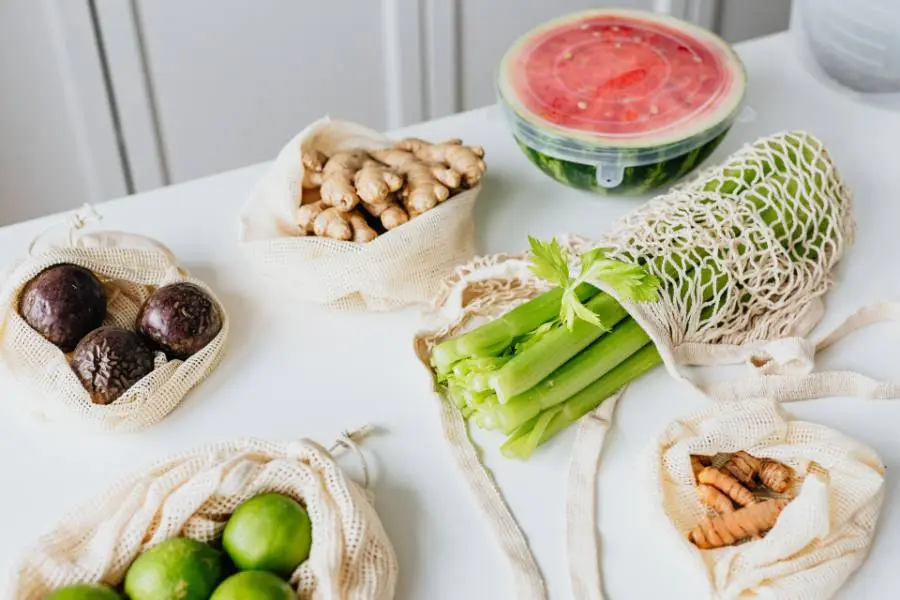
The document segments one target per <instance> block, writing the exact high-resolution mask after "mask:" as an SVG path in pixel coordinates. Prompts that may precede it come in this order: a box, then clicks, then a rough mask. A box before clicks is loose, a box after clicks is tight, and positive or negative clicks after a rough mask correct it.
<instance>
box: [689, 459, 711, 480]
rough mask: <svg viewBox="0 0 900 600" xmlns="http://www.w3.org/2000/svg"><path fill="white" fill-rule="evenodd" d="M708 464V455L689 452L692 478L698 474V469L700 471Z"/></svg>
mask: <svg viewBox="0 0 900 600" xmlns="http://www.w3.org/2000/svg"><path fill="white" fill-rule="evenodd" d="M709 465H710V461H709V457H708V456H698V455H696V454H691V470H692V471H693V472H694V479H696V478H697V476H698V475H700V471H702V470H703V469H704V467H708V466H709Z"/></svg>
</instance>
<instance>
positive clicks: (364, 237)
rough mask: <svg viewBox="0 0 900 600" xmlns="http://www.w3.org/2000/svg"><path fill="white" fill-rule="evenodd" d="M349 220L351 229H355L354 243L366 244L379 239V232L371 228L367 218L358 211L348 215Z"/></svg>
mask: <svg viewBox="0 0 900 600" xmlns="http://www.w3.org/2000/svg"><path fill="white" fill-rule="evenodd" d="M347 220H348V221H350V228H351V229H353V241H354V242H359V243H363V244H364V243H366V242H371V241H372V240H374V239H375V238H377V237H378V232H377V231H375V230H374V229H372V227H370V226H369V224H368V223H367V222H366V218H365V217H364V216H362V214H361V213H360V212H359V211H358V210H353V211H350V212H349V213H348V214H347Z"/></svg>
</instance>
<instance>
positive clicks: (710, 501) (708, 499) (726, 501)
mask: <svg viewBox="0 0 900 600" xmlns="http://www.w3.org/2000/svg"><path fill="white" fill-rule="evenodd" d="M697 498H699V499H700V502H702V503H703V504H705V505H706V506H708V507H710V508H711V509H713V510H714V511H716V512H717V513H719V514H720V515H721V514H723V513H727V512H733V511H734V504H732V503H731V498H729V497H728V496H726V495H725V494H723V493H722V492H721V491H720V490H719V488H717V487H713V486H711V485H707V484H705V483H701V484H700V485H698V486H697Z"/></svg>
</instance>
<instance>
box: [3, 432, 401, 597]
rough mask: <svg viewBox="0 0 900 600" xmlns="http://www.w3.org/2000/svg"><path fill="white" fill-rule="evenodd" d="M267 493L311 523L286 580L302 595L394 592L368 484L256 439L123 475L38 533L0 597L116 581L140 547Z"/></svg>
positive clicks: (311, 456) (218, 527) (306, 444)
mask: <svg viewBox="0 0 900 600" xmlns="http://www.w3.org/2000/svg"><path fill="white" fill-rule="evenodd" d="M363 433H364V431H361V432H356V433H353V434H348V435H345V436H343V437H342V438H341V440H340V441H339V442H338V444H337V445H336V447H337V448H342V447H347V448H351V449H354V450H356V451H357V452H358V450H357V449H356V446H355V442H354V438H356V439H359V437H360V436H361V435H362V434H363ZM359 456H360V457H362V455H361V454H359ZM363 467H364V470H365V462H363ZM265 492H277V493H281V494H285V495H287V496H290V497H292V498H294V499H295V500H297V501H299V502H301V503H303V505H304V506H305V507H306V510H307V512H308V513H309V517H310V520H311V522H312V548H311V550H310V554H309V558H308V559H307V560H306V561H304V562H303V563H302V564H301V565H300V566H299V567H297V569H296V571H294V573H293V575H292V576H291V580H290V582H291V584H292V586H293V587H294V589H296V590H297V596H298V598H301V599H303V600H326V599H327V600H390V599H391V598H393V596H394V590H395V587H396V582H397V558H396V556H395V554H394V549H393V547H392V546H391V543H390V541H389V540H388V538H387V535H386V534H385V532H384V528H383V527H382V525H381V521H380V520H379V519H378V515H377V514H376V513H375V509H374V508H373V507H372V504H371V498H370V495H369V493H368V491H367V490H366V489H365V488H364V487H360V486H358V485H357V484H356V483H354V482H353V481H352V480H350V479H349V478H348V477H347V476H346V475H345V474H344V472H343V471H342V470H341V468H340V467H339V466H338V464H337V463H336V462H335V460H334V458H333V457H332V454H331V452H329V451H326V450H325V449H324V448H322V447H321V446H319V445H318V444H316V443H314V442H311V441H309V440H299V441H295V442H286V443H275V442H267V441H263V440H255V439H247V440H240V441H236V442H230V443H223V444H217V445H214V446H209V447H206V448H200V449H197V450H195V451H192V452H188V453H186V454H184V455H181V456H177V457H173V458H170V459H167V460H164V461H162V462H160V463H159V464H157V465H155V466H153V467H151V468H149V469H146V470H144V471H142V472H139V473H137V474H135V475H134V476H131V477H128V478H126V479H124V480H122V481H121V482H120V483H118V484H117V485H115V486H113V487H112V488H111V489H110V490H109V491H108V492H107V493H106V494H105V495H103V496H101V497H100V498H99V499H98V500H97V501H95V502H90V503H88V504H86V505H85V506H84V507H82V508H81V510H77V511H75V512H73V513H71V514H70V515H69V516H68V517H67V518H65V519H64V520H63V521H62V523H60V524H59V525H58V526H57V527H56V528H55V529H53V530H52V531H50V532H49V533H47V534H46V535H44V536H43V537H41V539H39V540H38V541H37V543H36V544H35V545H34V547H33V548H31V549H30V550H29V551H28V552H27V554H26V555H25V557H24V559H23V560H22V561H21V563H20V564H19V566H18V568H17V569H16V570H15V572H14V573H13V577H12V582H11V586H10V590H9V592H8V595H6V596H4V597H7V598H11V599H14V600H42V599H43V598H44V597H45V596H46V595H47V594H48V593H50V592H51V591H53V590H55V589H58V588H60V587H63V586H66V585H70V584H74V583H86V582H90V583H100V582H103V583H106V584H108V585H112V586H115V585H118V584H119V583H120V582H121V581H122V580H123V578H124V577H125V573H126V571H127V569H128V567H129V565H130V564H131V563H132V562H133V561H134V560H135V559H136V558H137V557H138V555H140V554H141V553H142V552H143V551H145V550H148V549H149V548H152V547H153V546H155V545H157V544H158V543H160V542H162V541H164V540H167V539H171V538H173V537H177V536H186V537H189V538H192V539H195V540H198V541H201V542H211V541H213V540H215V539H217V538H218V537H219V536H220V535H221V533H222V530H223V529H224V527H225V522H226V520H227V519H228V516H229V515H230V514H231V513H232V512H233V511H234V510H235V509H236V508H237V507H238V506H239V505H240V504H241V503H242V502H244V501H246V500H249V499H250V498H252V497H254V496H257V495H259V494H262V493H265Z"/></svg>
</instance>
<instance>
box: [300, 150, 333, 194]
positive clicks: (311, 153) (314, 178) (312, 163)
mask: <svg viewBox="0 0 900 600" xmlns="http://www.w3.org/2000/svg"><path fill="white" fill-rule="evenodd" d="M327 160H328V159H327V158H326V157H325V155H324V154H322V153H321V152H319V151H318V150H301V152H300V162H301V164H302V165H303V182H302V184H301V185H302V187H303V189H305V190H311V189H314V188H317V187H319V186H320V185H322V169H323V168H325V161H327Z"/></svg>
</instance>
